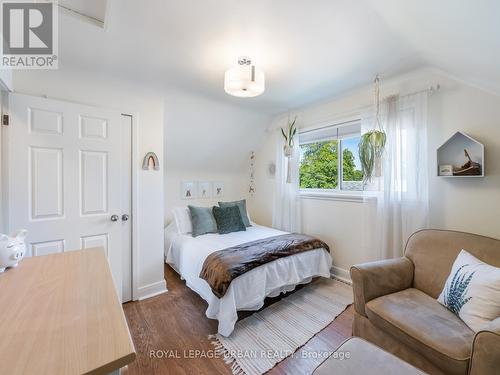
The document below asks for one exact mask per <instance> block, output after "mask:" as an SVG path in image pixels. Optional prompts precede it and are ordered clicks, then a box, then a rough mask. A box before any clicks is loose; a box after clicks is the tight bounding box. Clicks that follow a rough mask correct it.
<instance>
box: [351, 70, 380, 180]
mask: <svg viewBox="0 0 500 375" xmlns="http://www.w3.org/2000/svg"><path fill="white" fill-rule="evenodd" d="M374 84H375V127H374V129H373V130H370V131H368V132H366V133H364V134H363V135H362V136H361V140H360V142H359V146H358V148H359V160H360V162H361V169H362V170H363V179H364V181H365V182H369V181H371V180H372V177H373V175H374V171H375V169H380V168H376V166H377V167H379V166H380V164H381V160H382V156H383V155H384V150H385V144H386V141H387V136H386V134H385V132H384V130H383V129H382V126H381V125H380V88H379V85H380V81H379V78H378V75H377V77H376V78H375V82H374ZM376 174H377V175H380V171H377V173H376Z"/></svg>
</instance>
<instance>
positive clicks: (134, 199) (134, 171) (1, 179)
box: [0, 90, 141, 301]
mask: <svg viewBox="0 0 500 375" xmlns="http://www.w3.org/2000/svg"><path fill="white" fill-rule="evenodd" d="M11 93H15V94H23V95H29V96H34V97H41V98H45V99H53V100H59V101H67V102H70V103H76V104H82V105H87V106H92V107H96V108H100V107H101V106H96V105H89V104H86V103H79V102H73V101H68V100H64V99H58V98H52V97H47V96H45V95H33V94H26V93H23V92H5V91H3V90H2V92H0V94H2V99H3V103H2V104H4V105H3V107H4V108H3V112H4V113H5V112H6V113H7V114H9V115H10V108H9V106H8V102H9V95H10V94H11ZM110 109H113V108H110ZM115 110H116V111H117V112H119V113H120V115H122V116H128V117H130V118H131V122H132V124H131V125H132V131H131V135H130V136H131V138H132V139H131V142H130V144H131V148H132V149H131V167H130V173H131V183H132V186H131V197H130V198H131V212H130V216H131V218H132V220H131V222H132V225H131V241H130V245H131V249H130V253H131V258H132V259H131V262H132V267H131V273H132V274H131V279H132V296H131V300H132V301H136V300H137V299H138V296H139V267H138V266H139V262H138V260H139V259H138V251H137V249H138V247H139V243H138V239H139V233H138V228H139V226H138V217H137V212H138V205H139V191H138V190H139V184H138V179H139V173H138V168H139V167H138V166H139V165H141V164H140V159H139V113H138V112H135V111H128V110H127V111H120V110H117V109H115ZM8 138H9V126H4V125H2V124H1V123H0V156H1V161H0V215H1V216H2V217H3V218H4V220H0V223H1V224H2V225H3V228H0V232H1V231H2V230H6V229H7V228H8V227H10V225H9V223H8V211H7V210H8V201H9V191H8V179H7V178H6V177H7V175H6V171H7V169H8V157H7V156H8V151H9V150H8V147H9V146H10V145H9V144H8Z"/></svg>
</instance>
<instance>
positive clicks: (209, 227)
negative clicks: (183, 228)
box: [188, 206, 217, 237]
mask: <svg viewBox="0 0 500 375" xmlns="http://www.w3.org/2000/svg"><path fill="white" fill-rule="evenodd" d="M188 208H189V212H190V214H191V222H192V224H193V232H192V235H193V237H197V236H201V235H202V234H207V233H217V223H216V221H215V218H214V215H213V213H212V207H195V206H188Z"/></svg>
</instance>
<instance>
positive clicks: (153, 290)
mask: <svg viewBox="0 0 500 375" xmlns="http://www.w3.org/2000/svg"><path fill="white" fill-rule="evenodd" d="M165 292H167V282H166V281H165V280H161V281H158V282H156V283H153V284H149V285H145V286H142V287H140V288H139V289H138V290H137V294H138V296H137V300H138V301H142V300H143V299H146V298H151V297H154V296H157V295H159V294H162V293H165Z"/></svg>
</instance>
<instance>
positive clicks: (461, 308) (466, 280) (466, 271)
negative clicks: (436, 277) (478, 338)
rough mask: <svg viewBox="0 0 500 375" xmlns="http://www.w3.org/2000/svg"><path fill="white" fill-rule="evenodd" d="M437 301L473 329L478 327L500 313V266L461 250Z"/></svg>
mask: <svg viewBox="0 0 500 375" xmlns="http://www.w3.org/2000/svg"><path fill="white" fill-rule="evenodd" d="M438 301H439V303H441V304H442V305H444V306H446V307H447V308H448V309H449V310H451V311H452V312H454V313H455V314H457V315H458V316H459V317H460V319H462V320H463V321H464V323H465V324H467V325H468V326H469V328H470V329H472V330H473V331H474V332H478V331H480V330H481V329H482V328H483V327H484V326H485V325H486V324H488V323H489V322H490V321H492V320H494V319H496V318H498V317H500V268H498V267H493V266H491V265H489V264H486V263H484V262H482V261H480V260H479V259H477V258H476V257H475V256H473V255H471V254H470V253H468V252H467V251H465V250H462V251H461V252H460V254H458V257H457V259H456V260H455V263H453V267H452V268H451V273H450V275H449V276H448V279H447V280H446V284H445V286H444V289H443V291H442V292H441V294H440V295H439V297H438Z"/></svg>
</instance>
